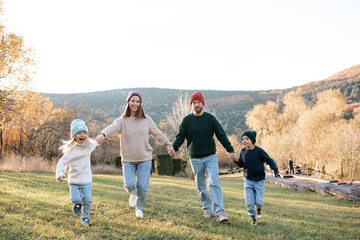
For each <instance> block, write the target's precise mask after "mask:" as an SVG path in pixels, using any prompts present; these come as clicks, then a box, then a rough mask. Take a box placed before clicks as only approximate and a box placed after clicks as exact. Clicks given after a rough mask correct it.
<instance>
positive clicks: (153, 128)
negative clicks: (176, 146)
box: [146, 116, 172, 149]
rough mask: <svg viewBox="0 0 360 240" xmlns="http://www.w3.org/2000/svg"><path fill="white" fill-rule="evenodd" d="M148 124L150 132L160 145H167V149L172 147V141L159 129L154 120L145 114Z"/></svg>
mask: <svg viewBox="0 0 360 240" xmlns="http://www.w3.org/2000/svg"><path fill="white" fill-rule="evenodd" d="M146 118H147V119H148V121H149V125H150V129H149V130H150V134H151V135H152V136H153V137H154V138H155V139H156V140H157V141H158V142H159V143H160V144H161V145H162V146H165V147H167V148H168V149H172V142H170V141H169V139H168V138H167V137H166V136H165V135H164V134H163V133H162V132H161V131H160V129H159V128H158V127H157V126H156V124H155V122H154V121H153V120H152V119H151V118H150V117H149V116H146Z"/></svg>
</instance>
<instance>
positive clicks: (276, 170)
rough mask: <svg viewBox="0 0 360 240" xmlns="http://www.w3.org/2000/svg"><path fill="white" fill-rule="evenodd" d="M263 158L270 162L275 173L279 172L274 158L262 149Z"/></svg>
mask: <svg viewBox="0 0 360 240" xmlns="http://www.w3.org/2000/svg"><path fill="white" fill-rule="evenodd" d="M261 152H262V154H261V156H262V158H263V160H264V162H266V164H268V165H269V166H270V168H271V169H272V170H273V171H274V173H275V174H277V173H278V172H279V169H278V167H277V165H276V163H275V161H274V160H273V159H271V158H270V157H269V155H268V154H267V153H266V152H265V151H264V150H263V149H262V151H261Z"/></svg>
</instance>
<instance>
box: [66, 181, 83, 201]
mask: <svg viewBox="0 0 360 240" xmlns="http://www.w3.org/2000/svg"><path fill="white" fill-rule="evenodd" d="M80 187H81V186H79V185H73V184H70V185H69V188H70V201H71V202H72V203H73V204H82V198H81V189H80Z"/></svg>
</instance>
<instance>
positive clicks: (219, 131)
mask: <svg viewBox="0 0 360 240" xmlns="http://www.w3.org/2000/svg"><path fill="white" fill-rule="evenodd" d="M214 132H215V135H216V138H217V139H218V140H219V141H220V143H221V144H222V145H223V147H224V148H225V149H226V151H227V152H229V153H233V152H234V148H233V146H232V145H231V143H230V141H229V139H228V137H227V136H226V133H225V131H224V129H223V127H222V126H221V125H220V123H219V121H218V120H217V119H216V118H215V117H214Z"/></svg>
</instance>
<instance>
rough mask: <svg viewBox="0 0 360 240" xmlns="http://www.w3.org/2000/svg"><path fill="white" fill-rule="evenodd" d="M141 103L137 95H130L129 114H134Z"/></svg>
mask: <svg viewBox="0 0 360 240" xmlns="http://www.w3.org/2000/svg"><path fill="white" fill-rule="evenodd" d="M140 105H141V101H140V98H139V97H138V96H132V97H131V98H130V100H129V107H130V112H131V115H134V114H135V113H136V112H137V110H138V109H139V107H140Z"/></svg>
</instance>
